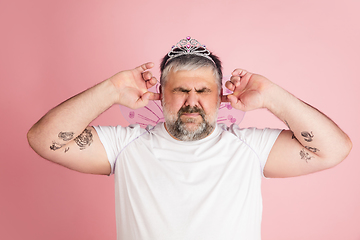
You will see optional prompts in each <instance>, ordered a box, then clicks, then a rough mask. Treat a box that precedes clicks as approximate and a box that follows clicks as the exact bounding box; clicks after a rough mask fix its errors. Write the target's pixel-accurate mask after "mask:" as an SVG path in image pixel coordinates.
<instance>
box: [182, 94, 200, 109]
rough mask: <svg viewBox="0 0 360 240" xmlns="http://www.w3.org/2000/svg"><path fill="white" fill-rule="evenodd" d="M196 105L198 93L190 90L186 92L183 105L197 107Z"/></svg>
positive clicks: (197, 103)
mask: <svg viewBox="0 0 360 240" xmlns="http://www.w3.org/2000/svg"><path fill="white" fill-rule="evenodd" d="M198 105H199V99H198V95H197V94H196V92H195V91H190V92H189V93H188V94H187V97H186V101H185V106H190V107H195V106H197V107H198Z"/></svg>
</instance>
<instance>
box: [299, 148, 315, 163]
mask: <svg viewBox="0 0 360 240" xmlns="http://www.w3.org/2000/svg"><path fill="white" fill-rule="evenodd" d="M300 158H301V159H304V160H305V161H306V162H308V161H309V160H311V159H312V158H313V157H312V156H311V155H310V154H309V153H307V152H306V151H305V148H303V149H301V151H300Z"/></svg>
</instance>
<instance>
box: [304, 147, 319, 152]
mask: <svg viewBox="0 0 360 240" xmlns="http://www.w3.org/2000/svg"><path fill="white" fill-rule="evenodd" d="M305 148H306V149H307V150H309V151H311V152H313V153H316V152H319V151H320V150H319V149H317V148H314V147H309V146H305Z"/></svg>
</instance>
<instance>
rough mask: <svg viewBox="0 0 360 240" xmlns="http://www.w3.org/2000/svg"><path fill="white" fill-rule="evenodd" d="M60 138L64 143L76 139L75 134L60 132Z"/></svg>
mask: <svg viewBox="0 0 360 240" xmlns="http://www.w3.org/2000/svg"><path fill="white" fill-rule="evenodd" d="M58 137H59V138H60V139H62V140H63V141H70V140H71V139H73V138H74V133H73V132H60V133H59V135H58Z"/></svg>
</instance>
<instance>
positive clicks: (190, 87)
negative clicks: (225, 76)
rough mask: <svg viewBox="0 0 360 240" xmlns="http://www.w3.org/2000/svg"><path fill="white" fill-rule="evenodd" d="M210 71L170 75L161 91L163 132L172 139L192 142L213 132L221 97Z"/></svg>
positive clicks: (185, 71)
mask: <svg viewBox="0 0 360 240" xmlns="http://www.w3.org/2000/svg"><path fill="white" fill-rule="evenodd" d="M216 81H217V79H216V78H215V76H214V75H213V70H212V69H211V68H206V67H204V68H200V69H197V70H191V71H188V70H180V71H177V72H170V73H169V75H168V79H167V81H166V83H165V88H164V90H163V98H162V104H163V112H164V118H165V127H166V130H167V131H168V132H169V133H170V135H172V136H173V137H174V138H176V139H179V140H182V141H194V140H199V139H202V138H205V137H206V136H208V135H209V134H210V133H212V131H213V130H214V128H215V125H216V119H217V113H218V108H219V105H220V96H219V94H218V86H217V83H216Z"/></svg>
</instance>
